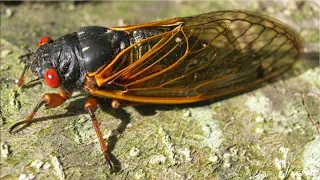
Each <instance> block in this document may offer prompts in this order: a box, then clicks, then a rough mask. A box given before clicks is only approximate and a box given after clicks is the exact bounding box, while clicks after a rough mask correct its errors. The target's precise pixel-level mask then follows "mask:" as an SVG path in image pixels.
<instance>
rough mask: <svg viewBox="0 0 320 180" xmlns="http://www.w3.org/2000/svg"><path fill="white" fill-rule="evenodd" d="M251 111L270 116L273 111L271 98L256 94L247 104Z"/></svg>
mask: <svg viewBox="0 0 320 180" xmlns="http://www.w3.org/2000/svg"><path fill="white" fill-rule="evenodd" d="M245 104H246V105H247V106H248V107H249V108H250V110H251V111H253V112H256V113H260V114H263V115H268V113H269V112H270V111H271V105H272V104H271V102H270V100H269V98H267V97H265V96H264V95H262V94H261V93H255V96H250V97H249V98H248V100H247V102H246V103H245Z"/></svg>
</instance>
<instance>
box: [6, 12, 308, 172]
mask: <svg viewBox="0 0 320 180" xmlns="http://www.w3.org/2000/svg"><path fill="white" fill-rule="evenodd" d="M302 51H303V43H302V40H301V39H300V36H299V35H298V34H297V33H296V32H295V31H294V30H293V29H291V28H290V27H289V26H287V25H285V24H283V23H281V22H280V21H278V20H276V19H273V18H271V17H268V16H265V15H261V14H258V13H254V12H249V11H216V12H210V13H206V14H200V15H197V16H191V17H184V18H173V19H169V20H164V21H158V22H151V23H146V24H140V25H132V26H124V27H115V28H107V27H99V26H87V27H82V28H80V29H79V30H77V31H76V32H73V33H70V34H67V35H64V36H62V37H60V38H58V39H56V40H52V39H51V38H49V37H44V38H42V39H41V40H40V42H39V48H38V49H37V50H36V51H35V52H34V53H33V58H30V60H29V61H27V62H26V66H25V69H24V72H23V73H22V75H21V77H20V79H19V83H18V85H19V86H22V85H23V84H24V79H25V76H26V72H27V70H28V69H29V68H30V69H31V71H32V72H33V74H35V75H36V76H38V78H39V79H41V80H44V82H45V83H46V84H47V85H48V86H50V87H52V88H59V89H60V93H46V94H44V96H43V97H42V98H41V100H40V102H39V103H38V104H37V105H36V106H35V108H34V109H33V111H32V112H31V113H30V114H29V116H28V117H27V118H26V120H24V121H20V122H19V123H17V124H15V125H13V126H12V127H11V129H10V131H13V130H14V129H15V128H16V127H17V126H18V125H20V124H24V123H26V124H30V122H32V119H33V117H34V115H35V114H36V112H37V111H38V110H39V109H40V107H42V106H44V105H45V106H47V107H49V108H55V107H58V106H60V105H61V104H63V103H64V102H65V101H66V100H67V99H69V98H70V97H71V96H72V92H74V91H75V90H84V91H85V92H87V93H88V94H89V98H88V100H87V101H86V103H85V105H84V108H85V110H86V111H87V112H88V113H89V114H90V117H91V119H92V122H93V126H94V129H95V131H96V134H97V136H98V139H99V142H100V146H101V149H102V151H103V154H104V157H105V159H106V162H107V164H108V166H109V167H110V168H111V164H112V163H111V162H110V159H109V156H108V152H107V146H106V144H105V142H104V140H103V136H102V133H101V131H100V128H99V124H98V121H97V118H96V116H95V114H94V110H95V109H96V108H97V101H96V99H95V98H96V97H102V98H110V99H112V100H113V101H112V106H113V107H114V108H117V107H119V106H121V104H123V103H126V104H127V103H129V104H130V103H132V102H134V103H151V104H184V103H193V102H197V101H203V100H208V99H212V98H215V97H220V96H224V95H230V94H233V93H238V92H241V91H244V90H248V89H250V88H252V87H254V86H257V85H259V84H261V83H263V82H265V81H267V80H269V79H271V78H274V77H276V76H278V75H279V74H281V73H283V72H285V71H286V70H288V69H289V68H290V67H291V66H292V65H293V63H294V62H295V61H296V60H297V59H298V57H299V54H301V52H302Z"/></svg>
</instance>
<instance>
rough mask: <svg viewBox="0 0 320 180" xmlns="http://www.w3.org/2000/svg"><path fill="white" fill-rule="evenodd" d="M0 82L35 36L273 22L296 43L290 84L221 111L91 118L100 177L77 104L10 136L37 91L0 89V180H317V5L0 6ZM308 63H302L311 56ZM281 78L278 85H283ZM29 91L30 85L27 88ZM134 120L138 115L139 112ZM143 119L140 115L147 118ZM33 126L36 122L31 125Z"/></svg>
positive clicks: (229, 102)
mask: <svg viewBox="0 0 320 180" xmlns="http://www.w3.org/2000/svg"><path fill="white" fill-rule="evenodd" d="M0 7H1V9H0V13H1V14H0V15H1V41H0V48H1V61H0V62H1V65H0V71H1V72H0V73H1V74H0V78H12V79H17V78H19V76H20V74H21V71H22V69H23V64H20V63H19V59H18V58H19V56H20V55H22V54H25V53H26V51H25V50H24V49H23V48H22V45H26V46H27V47H28V48H30V49H31V50H33V51H35V50H36V48H37V43H38V41H39V40H40V38H41V37H43V36H50V37H52V38H53V39H56V38H58V37H60V36H62V35H64V34H66V33H70V32H73V31H76V30H77V29H78V28H80V27H82V26H88V25H99V26H107V27H113V26H122V25H132V24H138V23H145V22H150V21H157V20H164V19H169V18H173V17H184V16H190V15H197V14H201V13H205V12H210V11H216V10H229V9H243V10H251V11H256V12H259V13H262V14H267V15H269V16H272V17H275V18H278V19H280V20H281V21H283V22H284V23H286V24H288V25H290V26H291V27H292V28H293V29H295V30H296V31H297V32H299V33H300V34H301V36H302V37H303V39H304V41H305V52H306V53H307V54H309V56H304V57H303V58H301V61H300V62H299V63H297V64H296V66H295V67H294V68H293V69H292V72H291V73H288V74H290V76H288V75H287V77H286V78H279V79H278V80H277V81H274V82H271V83H269V84H267V85H265V86H264V87H262V88H259V89H257V90H254V91H252V92H248V93H245V94H242V95H239V96H235V97H232V98H228V99H224V100H221V101H212V102H206V103H203V104H196V105H186V106H155V105H152V106H148V107H145V109H143V108H142V109H140V110H139V109H135V108H132V107H126V108H123V109H120V110H113V109H111V107H110V106H109V103H110V102H109V101H106V103H105V104H106V105H104V106H102V107H101V108H100V109H98V110H97V114H96V115H97V117H98V118H99V121H100V122H101V125H100V127H101V129H102V132H103V133H104V134H106V139H108V137H110V134H113V136H112V137H111V138H109V141H107V142H109V146H110V148H111V149H110V150H111V154H112V161H113V163H114V164H115V165H116V166H117V169H116V172H113V173H110V172H109V171H108V169H107V166H106V164H104V163H103V162H104V159H103V155H102V153H101V152H100V148H99V144H98V141H97V138H96V136H95V133H94V130H93V128H92V125H91V122H90V118H89V116H88V115H87V114H86V113H85V112H84V110H83V103H84V101H85V96H84V95H83V94H82V93H80V92H77V93H75V95H74V98H71V99H70V100H69V101H68V102H66V103H65V104H64V105H63V106H61V107H59V108H56V109H50V110H41V111H40V112H39V113H38V114H37V117H42V118H41V119H40V120H42V122H38V123H34V124H32V125H31V126H30V127H28V128H27V129H25V130H24V131H23V132H21V133H19V134H17V135H10V134H9V133H8V129H9V127H10V126H11V125H13V124H14V123H15V122H17V121H19V120H23V119H24V118H25V117H26V116H27V114H28V113H29V112H30V111H31V108H32V107H33V106H34V105H35V104H36V103H37V102H38V100H39V99H40V98H41V96H42V94H44V93H46V92H52V91H53V90H52V89H50V88H48V87H46V86H44V85H41V84H38V85H36V86H34V87H31V88H18V87H16V86H15V85H13V84H11V83H8V82H6V81H3V79H2V81H1V84H0V87H1V111H0V112H1V114H0V115H1V161H0V163H1V164H0V170H1V173H0V178H1V179H17V178H25V179H28V178H29V179H57V178H60V179H249V178H251V179H299V178H302V179H309V178H310V179H317V178H318V177H320V170H319V167H320V164H319V162H320V153H319V149H320V141H319V135H318V134H317V130H316V127H315V125H313V123H312V122H314V123H319V122H320V121H319V117H320V115H319V114H320V113H319V101H320V75H319V67H318V66H319V3H318V2H316V1H286V0H280V1H257V0H252V1H180V0H177V1H140V2H139V1H108V2H0ZM310 54H311V55H310ZM284 76H286V75H284ZM30 79H32V75H31V73H29V76H28V80H30ZM140 111H141V112H140ZM146 112H147V114H143V113H146ZM38 119H39V118H38Z"/></svg>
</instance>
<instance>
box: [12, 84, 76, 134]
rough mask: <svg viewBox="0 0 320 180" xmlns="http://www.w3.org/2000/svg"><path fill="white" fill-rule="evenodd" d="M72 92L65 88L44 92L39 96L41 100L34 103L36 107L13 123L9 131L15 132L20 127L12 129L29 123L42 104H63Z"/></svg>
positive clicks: (49, 105)
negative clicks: (22, 118) (23, 118)
mask: <svg viewBox="0 0 320 180" xmlns="http://www.w3.org/2000/svg"><path fill="white" fill-rule="evenodd" d="M71 94H72V92H67V91H66V90H65V89H63V88H61V92H60V94H58V93H46V94H44V95H43V97H42V98H41V100H40V101H39V103H38V104H37V105H36V107H35V108H34V109H33V110H32V111H31V113H30V114H29V115H28V117H27V118H26V119H25V120H23V121H20V122H17V123H16V124H14V125H13V126H11V128H10V133H11V134H12V133H15V132H18V131H19V130H21V129H22V128H23V127H22V128H20V129H18V130H16V131H14V129H16V128H17V127H18V126H20V125H22V124H25V126H28V125H30V124H31V123H32V122H33V121H32V120H33V117H34V116H35V115H36V113H37V112H38V110H39V109H40V108H41V107H42V106H44V105H45V106H47V107H48V108H55V107H58V106H60V105H61V104H63V103H64V102H65V101H66V100H67V99H68V98H69V97H70V96H71Z"/></svg>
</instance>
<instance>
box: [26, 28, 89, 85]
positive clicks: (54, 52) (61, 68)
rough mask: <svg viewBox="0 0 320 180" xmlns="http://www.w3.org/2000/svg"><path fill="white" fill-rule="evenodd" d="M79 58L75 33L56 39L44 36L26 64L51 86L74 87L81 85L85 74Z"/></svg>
mask: <svg viewBox="0 0 320 180" xmlns="http://www.w3.org/2000/svg"><path fill="white" fill-rule="evenodd" d="M81 58H82V55H81V53H80V48H79V41H78V37H77V35H76V33H72V34H67V35H65V36H62V37H61V38H59V39H57V40H51V39H50V38H49V37H44V38H42V39H41V40H40V41H39V48H38V49H37V51H36V52H35V53H34V58H33V60H32V61H31V62H29V64H28V63H27V64H26V66H30V68H31V71H32V72H33V74H35V75H36V76H38V77H39V78H40V79H44V81H45V83H46V84H47V85H49V86H50V87H52V88H57V87H60V86H63V88H65V89H74V88H79V87H80V86H81V85H82V83H83V79H84V75H85V72H84V70H83V66H82V65H81V63H80V62H81ZM25 69H26V68H25Z"/></svg>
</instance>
